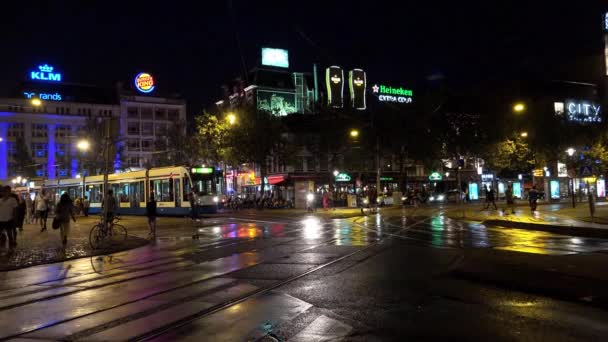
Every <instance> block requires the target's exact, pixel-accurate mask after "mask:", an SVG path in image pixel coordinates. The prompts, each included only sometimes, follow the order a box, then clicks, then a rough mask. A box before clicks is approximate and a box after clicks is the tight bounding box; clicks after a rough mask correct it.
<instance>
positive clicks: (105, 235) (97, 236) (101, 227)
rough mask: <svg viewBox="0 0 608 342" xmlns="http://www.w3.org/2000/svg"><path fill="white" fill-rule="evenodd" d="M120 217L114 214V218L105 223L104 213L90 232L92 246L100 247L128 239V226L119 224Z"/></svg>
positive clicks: (94, 247)
mask: <svg viewBox="0 0 608 342" xmlns="http://www.w3.org/2000/svg"><path fill="white" fill-rule="evenodd" d="M119 221H120V217H118V216H114V217H112V220H111V221H109V222H107V223H106V224H104V222H105V220H104V218H103V215H101V216H100V220H99V222H98V223H96V224H95V225H94V226H93V227H92V228H91V231H90V233H89V243H90V244H91V248H93V249H100V248H105V247H108V246H111V245H114V244H118V243H122V242H124V241H125V240H126V239H127V228H125V226H123V225H121V224H118V222H119Z"/></svg>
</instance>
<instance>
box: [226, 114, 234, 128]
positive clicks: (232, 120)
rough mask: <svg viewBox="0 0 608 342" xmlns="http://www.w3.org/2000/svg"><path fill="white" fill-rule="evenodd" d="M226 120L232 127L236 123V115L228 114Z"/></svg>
mask: <svg viewBox="0 0 608 342" xmlns="http://www.w3.org/2000/svg"><path fill="white" fill-rule="evenodd" d="M226 120H227V121H228V124H229V125H230V126H232V125H234V124H235V123H236V115H234V113H228V115H226Z"/></svg>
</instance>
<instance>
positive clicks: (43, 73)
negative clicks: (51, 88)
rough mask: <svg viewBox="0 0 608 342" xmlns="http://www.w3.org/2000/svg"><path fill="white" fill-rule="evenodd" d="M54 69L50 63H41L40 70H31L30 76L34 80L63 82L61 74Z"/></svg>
mask: <svg viewBox="0 0 608 342" xmlns="http://www.w3.org/2000/svg"><path fill="white" fill-rule="evenodd" d="M54 69H55V68H53V67H52V66H50V65H48V64H44V65H39V66H38V71H30V78H31V79H32V80H34V81H51V82H61V74H60V73H58V72H53V70H54Z"/></svg>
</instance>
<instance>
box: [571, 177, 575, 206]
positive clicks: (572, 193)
mask: <svg viewBox="0 0 608 342" xmlns="http://www.w3.org/2000/svg"><path fill="white" fill-rule="evenodd" d="M575 176H576V175H575ZM570 184H571V185H570V186H571V187H572V190H571V191H570V197H572V208H576V196H575V194H574V177H570Z"/></svg>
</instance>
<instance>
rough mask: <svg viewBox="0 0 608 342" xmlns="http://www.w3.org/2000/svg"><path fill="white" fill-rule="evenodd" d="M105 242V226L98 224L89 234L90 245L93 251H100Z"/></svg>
mask: <svg viewBox="0 0 608 342" xmlns="http://www.w3.org/2000/svg"><path fill="white" fill-rule="evenodd" d="M104 240H105V234H104V232H103V226H102V225H100V224H96V225H94V226H93V228H91V232H90V233H89V243H90V244H91V248H92V249H98V248H99V247H100V246H101V245H102V244H103V241H104Z"/></svg>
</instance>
